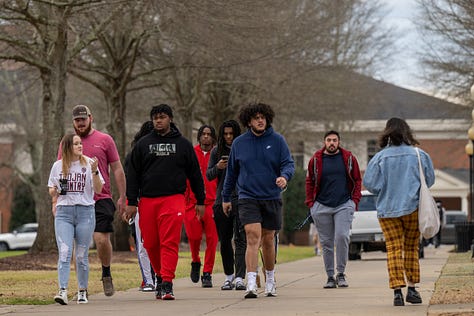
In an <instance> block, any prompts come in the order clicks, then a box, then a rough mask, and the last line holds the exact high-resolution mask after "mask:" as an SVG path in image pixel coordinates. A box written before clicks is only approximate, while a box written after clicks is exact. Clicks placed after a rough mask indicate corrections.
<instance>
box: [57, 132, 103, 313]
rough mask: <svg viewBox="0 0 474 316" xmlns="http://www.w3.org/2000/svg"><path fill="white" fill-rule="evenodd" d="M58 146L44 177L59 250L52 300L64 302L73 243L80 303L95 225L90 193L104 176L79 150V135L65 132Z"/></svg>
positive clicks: (99, 186) (84, 300)
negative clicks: (58, 157)
mask: <svg viewBox="0 0 474 316" xmlns="http://www.w3.org/2000/svg"><path fill="white" fill-rule="evenodd" d="M61 148H62V156H61V157H62V159H61V160H58V161H56V162H55V163H54V164H53V167H52V168H51V173H50V175H49V180H48V187H49V194H50V195H51V197H52V203H53V207H52V210H53V215H54V231H55V233H56V243H57V245H58V252H59V259H58V282H59V292H58V294H57V295H56V296H55V297H54V300H55V301H56V302H58V303H59V304H62V305H66V304H67V303H68V297H67V287H68V283H69V273H70V270H71V258H72V250H73V247H74V245H75V247H76V249H75V259H76V272H77V282H78V286H79V292H78V295H77V303H78V304H81V303H87V302H88V299H87V286H88V282H89V245H90V243H91V241H92V234H93V233H94V228H95V212H94V193H100V192H101V190H102V186H103V184H104V179H103V178H102V175H101V174H100V172H99V169H98V168H97V164H98V161H97V158H89V157H86V156H84V155H83V154H82V141H81V138H80V137H79V136H77V135H75V134H67V135H65V136H64V137H63V139H62V140H61Z"/></svg>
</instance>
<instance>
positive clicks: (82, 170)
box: [48, 156, 104, 205]
mask: <svg viewBox="0 0 474 316" xmlns="http://www.w3.org/2000/svg"><path fill="white" fill-rule="evenodd" d="M84 157H85V158H86V161H87V164H86V165H85V166H83V165H81V164H80V162H79V161H74V162H73V163H72V164H71V168H69V174H68V175H67V179H68V188H67V193H66V194H65V195H59V197H58V202H57V203H56V205H94V203H95V201H94V189H93V186H92V169H91V165H90V163H91V159H90V158H89V157H87V156H84ZM63 178H65V177H63V175H62V160H58V161H56V162H55V163H54V164H53V167H52V168H51V172H50V174H49V180H48V187H51V188H52V187H57V188H59V179H63ZM99 178H100V182H102V184H103V183H104V179H103V178H102V174H101V173H100V172H99Z"/></svg>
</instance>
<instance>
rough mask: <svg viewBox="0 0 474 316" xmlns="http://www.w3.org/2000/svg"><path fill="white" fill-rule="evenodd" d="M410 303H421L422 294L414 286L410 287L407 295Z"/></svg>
mask: <svg viewBox="0 0 474 316" xmlns="http://www.w3.org/2000/svg"><path fill="white" fill-rule="evenodd" d="M405 300H406V301H407V302H408V303H412V304H421V303H422V300H421V295H420V293H418V291H417V290H415V289H414V288H408V291H407V297H406V299H405Z"/></svg>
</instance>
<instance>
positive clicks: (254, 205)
mask: <svg viewBox="0 0 474 316" xmlns="http://www.w3.org/2000/svg"><path fill="white" fill-rule="evenodd" d="M238 205H239V207H238V209H239V218H240V222H241V223H242V225H244V226H245V225H247V224H254V223H261V224H262V228H265V229H268V230H280V229H281V205H282V202H281V199H277V200H254V199H239V201H238Z"/></svg>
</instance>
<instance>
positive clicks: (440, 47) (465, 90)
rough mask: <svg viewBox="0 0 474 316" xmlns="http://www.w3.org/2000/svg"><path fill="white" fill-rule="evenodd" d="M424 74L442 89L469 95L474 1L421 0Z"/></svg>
mask: <svg viewBox="0 0 474 316" xmlns="http://www.w3.org/2000/svg"><path fill="white" fill-rule="evenodd" d="M418 4H419V8H420V14H419V17H418V18H417V20H416V21H415V23H417V24H418V25H419V26H420V30H421V34H422V39H423V42H424V46H423V50H422V52H420V56H421V57H420V59H421V61H422V63H423V64H424V65H425V66H426V67H427V71H426V74H424V78H425V80H426V81H427V82H429V83H430V84H434V86H435V88H437V89H439V90H440V91H441V92H443V93H446V94H448V95H451V96H455V97H462V98H464V99H465V100H468V99H469V88H470V87H471V85H472V84H473V83H474V2H473V1H470V0H418Z"/></svg>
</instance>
